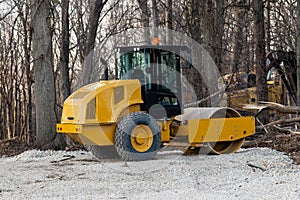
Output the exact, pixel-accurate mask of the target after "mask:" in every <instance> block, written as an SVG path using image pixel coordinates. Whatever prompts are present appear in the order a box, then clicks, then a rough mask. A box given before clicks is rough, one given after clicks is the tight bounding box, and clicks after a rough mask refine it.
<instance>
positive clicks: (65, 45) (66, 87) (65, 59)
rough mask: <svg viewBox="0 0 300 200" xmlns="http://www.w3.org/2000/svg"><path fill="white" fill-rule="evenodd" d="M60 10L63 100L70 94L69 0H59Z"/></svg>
mask: <svg viewBox="0 0 300 200" xmlns="http://www.w3.org/2000/svg"><path fill="white" fill-rule="evenodd" d="M61 8H62V10H61V12H62V26H61V27H62V32H61V52H60V65H61V66H60V69H61V82H62V84H61V92H62V98H63V101H64V100H65V99H66V98H67V97H68V96H69V95H70V94H71V82H70V78H69V53H70V50H69V44H70V33H69V0H62V1H61Z"/></svg>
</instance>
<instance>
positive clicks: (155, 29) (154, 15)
mask: <svg viewBox="0 0 300 200" xmlns="http://www.w3.org/2000/svg"><path fill="white" fill-rule="evenodd" d="M152 19H153V38H158V21H159V19H158V10H157V2H156V0H152Z"/></svg>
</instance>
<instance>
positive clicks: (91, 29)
mask: <svg viewBox="0 0 300 200" xmlns="http://www.w3.org/2000/svg"><path fill="white" fill-rule="evenodd" d="M106 3H107V0H95V1H94V3H93V6H92V11H91V13H90V17H89V25H88V36H87V42H86V47H85V59H86V63H85V64H84V68H83V71H82V81H81V83H82V85H86V84H88V83H90V79H91V74H92V67H93V65H92V60H93V55H92V50H93V49H94V47H95V40H96V36H97V30H98V25H99V18H100V14H101V11H102V9H103V7H104V5H105V4H106ZM88 56H89V58H87V57H88Z"/></svg>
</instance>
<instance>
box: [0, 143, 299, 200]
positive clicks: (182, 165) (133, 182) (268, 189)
mask: <svg viewBox="0 0 300 200" xmlns="http://www.w3.org/2000/svg"><path fill="white" fill-rule="evenodd" d="M0 199H27V200H28V199H39V200H40V199H222V200H223V199H300V166H299V165H294V164H293V163H292V160H291V159H290V158H289V157H288V156H286V155H284V154H283V153H281V152H278V151H274V150H271V149H268V148H252V149H241V150H240V151H239V152H237V153H235V154H229V155H220V156H205V155H196V156H183V155H182V153H181V152H180V151H164V152H159V154H158V155H157V158H156V159H155V160H149V161H142V162H127V163H126V162H123V161H100V162H99V161H97V160H96V159H94V158H93V156H92V155H91V154H90V153H88V152H85V151H74V152H65V151H44V152H42V151H37V150H30V151H26V152H24V153H22V154H20V155H18V156H15V157H2V158H0Z"/></svg>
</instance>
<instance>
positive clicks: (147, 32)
mask: <svg viewBox="0 0 300 200" xmlns="http://www.w3.org/2000/svg"><path fill="white" fill-rule="evenodd" d="M138 4H139V7H140V9H141V11H142V21H143V28H144V40H145V44H151V39H150V30H149V27H150V22H149V18H150V13H149V9H148V3H147V1H144V0H138Z"/></svg>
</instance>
